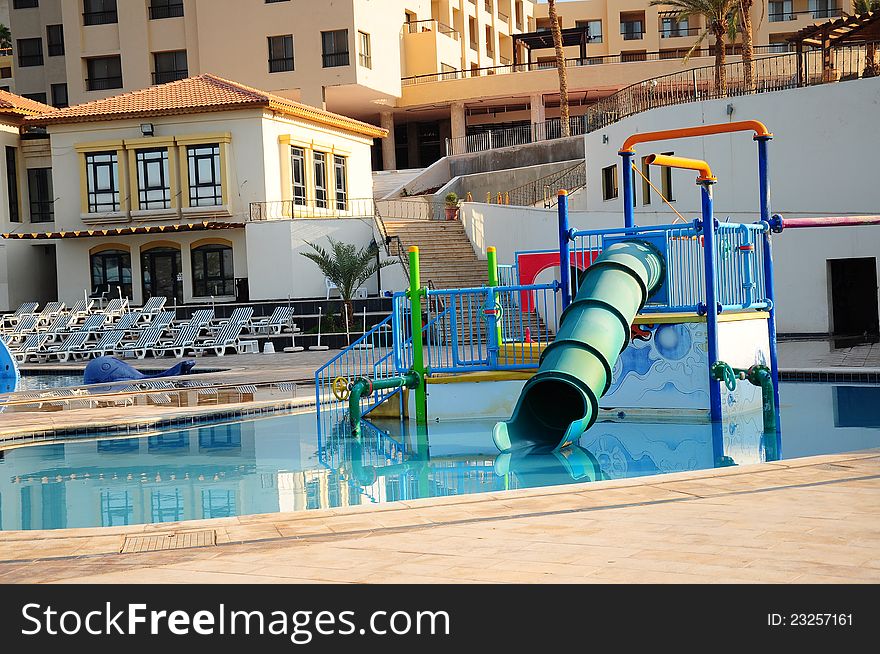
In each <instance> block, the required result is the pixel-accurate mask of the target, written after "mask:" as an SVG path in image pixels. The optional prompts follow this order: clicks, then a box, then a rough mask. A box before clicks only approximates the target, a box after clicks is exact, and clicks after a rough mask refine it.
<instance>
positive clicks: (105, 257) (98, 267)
mask: <svg viewBox="0 0 880 654" xmlns="http://www.w3.org/2000/svg"><path fill="white" fill-rule="evenodd" d="M90 265H91V269H92V292H99V293H100V292H106V293H107V294H108V295H110V296H113V297H115V296H116V294H117V292H116V287H117V286H118V287H119V288H120V289H121V290H122V295H123V297H128V298H130V297H131V253H129V252H127V251H125V250H101V251H100V252H95V253H93V254H92V255H91V256H90Z"/></svg>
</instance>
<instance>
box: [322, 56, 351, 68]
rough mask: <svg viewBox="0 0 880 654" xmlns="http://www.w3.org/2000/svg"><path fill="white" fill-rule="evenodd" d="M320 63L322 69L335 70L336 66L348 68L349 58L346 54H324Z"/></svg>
mask: <svg viewBox="0 0 880 654" xmlns="http://www.w3.org/2000/svg"><path fill="white" fill-rule="evenodd" d="M322 61H323V66H324V68H335V67H337V66H348V64H349V57H348V53H347V52H330V53H326V52H325V53H324V55H323V58H322Z"/></svg>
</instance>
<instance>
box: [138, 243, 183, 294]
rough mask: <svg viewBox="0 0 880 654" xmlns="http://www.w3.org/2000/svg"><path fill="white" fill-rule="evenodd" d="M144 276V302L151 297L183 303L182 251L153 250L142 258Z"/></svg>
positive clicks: (170, 249)
mask: <svg viewBox="0 0 880 654" xmlns="http://www.w3.org/2000/svg"><path fill="white" fill-rule="evenodd" d="M141 266H142V268H143V271H142V273H143V276H144V301H145V302H146V301H147V299H148V298H151V297H156V296H159V297H166V298H168V299H169V300H172V301H174V302H175V303H179V302H182V301H183V272H182V270H183V269H182V267H181V263H180V250H175V249H172V248H153V249H152V250H147V251H146V252H144V253H143V255H142V256H141Z"/></svg>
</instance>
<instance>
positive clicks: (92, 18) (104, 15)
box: [83, 11, 119, 25]
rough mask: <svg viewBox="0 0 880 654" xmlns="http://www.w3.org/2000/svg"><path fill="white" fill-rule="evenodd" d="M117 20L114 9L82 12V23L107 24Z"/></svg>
mask: <svg viewBox="0 0 880 654" xmlns="http://www.w3.org/2000/svg"><path fill="white" fill-rule="evenodd" d="M118 22H119V16H118V15H117V13H116V12H115V11H91V12H88V13H84V14H83V25H109V24H110V23H118Z"/></svg>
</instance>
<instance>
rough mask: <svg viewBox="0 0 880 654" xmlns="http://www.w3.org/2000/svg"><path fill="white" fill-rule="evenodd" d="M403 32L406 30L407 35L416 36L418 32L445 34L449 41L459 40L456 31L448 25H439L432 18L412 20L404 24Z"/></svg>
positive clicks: (438, 22)
mask: <svg viewBox="0 0 880 654" xmlns="http://www.w3.org/2000/svg"><path fill="white" fill-rule="evenodd" d="M403 28H404V30H406V32H407V33H409V34H418V33H420V32H438V33H440V34H445V35H446V36H448V37H449V38H451V39H455V40H456V41H458V40H459V38H460V36H461V35H460V34H459V33H458V31H457V30H455V29H453V28H452V27H450V26H449V25H446V24H445V23H441V22H440V21H439V20H434V19H433V18H431V19H429V20H414V21H411V22H408V23H404V25H403Z"/></svg>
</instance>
